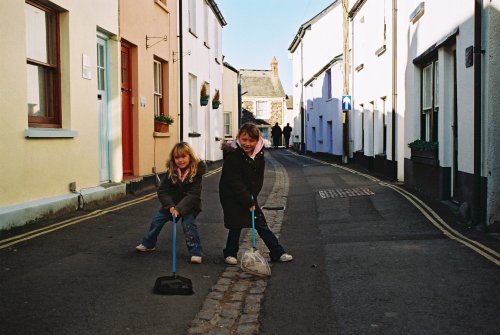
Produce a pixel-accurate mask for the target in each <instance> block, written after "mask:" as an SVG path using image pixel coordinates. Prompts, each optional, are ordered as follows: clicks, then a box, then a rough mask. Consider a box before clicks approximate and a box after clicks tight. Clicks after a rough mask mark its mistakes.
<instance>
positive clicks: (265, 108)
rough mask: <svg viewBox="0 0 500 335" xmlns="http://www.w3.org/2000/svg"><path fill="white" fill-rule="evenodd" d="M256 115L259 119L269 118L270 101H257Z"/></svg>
mask: <svg viewBox="0 0 500 335" xmlns="http://www.w3.org/2000/svg"><path fill="white" fill-rule="evenodd" d="M255 117H256V118H257V119H268V118H269V101H264V100H262V101H256V102H255Z"/></svg>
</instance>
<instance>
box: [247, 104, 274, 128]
mask: <svg viewBox="0 0 500 335" xmlns="http://www.w3.org/2000/svg"><path fill="white" fill-rule="evenodd" d="M245 123H253V124H256V125H258V126H260V125H266V126H270V124H269V123H267V122H266V121H264V120H262V119H256V118H255V115H253V113H252V112H250V111H249V110H248V109H245V108H241V124H245Z"/></svg>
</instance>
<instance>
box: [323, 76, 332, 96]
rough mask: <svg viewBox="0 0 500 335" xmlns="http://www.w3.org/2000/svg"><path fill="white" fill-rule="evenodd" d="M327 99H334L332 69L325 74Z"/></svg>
mask: <svg viewBox="0 0 500 335" xmlns="http://www.w3.org/2000/svg"><path fill="white" fill-rule="evenodd" d="M325 91H326V92H324V94H325V99H327V100H329V99H331V98H332V69H328V70H326V72H325Z"/></svg>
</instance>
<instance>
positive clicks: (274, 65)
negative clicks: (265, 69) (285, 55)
mask: <svg viewBox="0 0 500 335" xmlns="http://www.w3.org/2000/svg"><path fill="white" fill-rule="evenodd" d="M271 70H272V71H273V75H274V76H275V77H279V73H278V72H279V71H278V61H277V60H276V56H274V57H273V59H272V60H271Z"/></svg>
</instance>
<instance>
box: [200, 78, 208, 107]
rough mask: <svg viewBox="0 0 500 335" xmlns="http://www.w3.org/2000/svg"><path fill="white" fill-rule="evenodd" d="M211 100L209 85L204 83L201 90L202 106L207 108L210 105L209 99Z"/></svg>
mask: <svg viewBox="0 0 500 335" xmlns="http://www.w3.org/2000/svg"><path fill="white" fill-rule="evenodd" d="M209 98H210V95H208V93H207V85H206V84H205V83H204V84H203V85H201V90H200V105H202V106H206V105H208V99H209Z"/></svg>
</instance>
